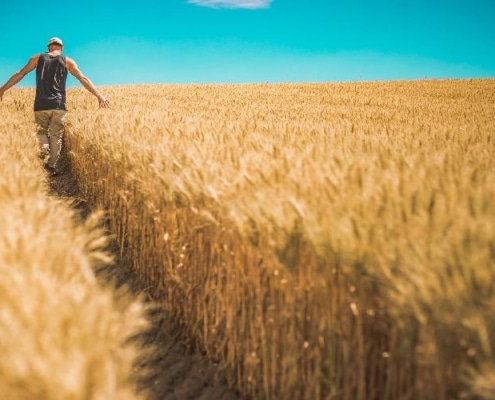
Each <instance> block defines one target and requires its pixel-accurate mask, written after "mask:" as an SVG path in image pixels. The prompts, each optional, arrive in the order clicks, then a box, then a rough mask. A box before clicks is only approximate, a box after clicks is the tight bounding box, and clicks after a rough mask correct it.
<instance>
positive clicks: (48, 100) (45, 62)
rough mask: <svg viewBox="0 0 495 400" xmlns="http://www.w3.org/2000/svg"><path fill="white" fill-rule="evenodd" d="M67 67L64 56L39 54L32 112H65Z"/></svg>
mask: <svg viewBox="0 0 495 400" xmlns="http://www.w3.org/2000/svg"><path fill="white" fill-rule="evenodd" d="M66 81H67V67H66V65H65V56H64V55H62V54H59V55H55V56H53V55H50V54H48V53H43V54H40V56H39V59H38V65H37V66H36V97H35V100H34V111H42V110H66V109H67V108H66V105H65V82H66Z"/></svg>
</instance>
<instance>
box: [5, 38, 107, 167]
mask: <svg viewBox="0 0 495 400" xmlns="http://www.w3.org/2000/svg"><path fill="white" fill-rule="evenodd" d="M63 46H64V44H63V42H62V40H61V39H60V38H58V37H53V38H51V39H50V40H49V41H48V52H46V53H42V54H36V55H34V56H33V57H31V58H30V59H29V61H28V62H27V64H26V65H25V66H24V68H22V69H21V70H20V71H18V72H16V73H15V74H14V75H12V76H11V78H10V79H9V80H8V81H7V82H6V83H5V84H4V85H3V86H2V87H0V101H1V100H2V97H3V94H4V93H5V92H6V91H7V90H8V89H10V88H11V87H12V86H14V85H15V84H17V83H18V82H20V81H21V80H22V79H23V78H24V77H25V76H26V75H27V74H28V73H30V72H31V71H33V70H34V69H35V68H36V97H35V100H34V117H35V122H36V124H37V126H38V132H37V137H38V144H39V148H40V157H41V158H45V157H46V156H49V157H48V162H47V164H46V165H45V168H46V170H47V171H48V173H49V174H50V175H51V176H56V175H58V174H59V171H58V170H57V161H58V159H59V156H60V151H61V148H62V137H63V133H64V127H65V118H66V113H67V107H66V101H65V99H66V88H65V83H66V80H67V72H70V73H71V74H72V75H73V76H74V77H75V78H76V79H77V80H78V81H79V82H81V84H82V85H83V86H84V87H85V88H86V89H87V90H88V91H89V92H91V93H92V94H93V95H95V96H96V98H97V99H98V103H99V106H100V107H108V105H109V102H108V100H107V99H106V98H105V97H104V96H103V95H102V94H101V93H100V92H99V91H98V90H97V89H96V87H95V86H94V85H93V83H92V82H91V81H90V80H89V79H88V78H87V77H86V76H84V75H83V73H82V72H81V71H80V70H79V68H78V66H77V64H76V62H75V61H74V60H72V59H71V58H69V57H66V56H65V55H62V49H63Z"/></svg>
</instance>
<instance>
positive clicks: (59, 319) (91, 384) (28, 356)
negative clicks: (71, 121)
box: [0, 89, 146, 400]
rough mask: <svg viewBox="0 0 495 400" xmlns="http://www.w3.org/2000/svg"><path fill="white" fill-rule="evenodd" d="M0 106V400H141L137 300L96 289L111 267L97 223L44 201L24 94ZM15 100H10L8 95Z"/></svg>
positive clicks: (27, 95) (28, 93) (140, 320)
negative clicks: (101, 270) (79, 220)
mask: <svg viewBox="0 0 495 400" xmlns="http://www.w3.org/2000/svg"><path fill="white" fill-rule="evenodd" d="M14 94H15V95H14V98H13V99H4V102H2V104H0V168H1V170H2V174H1V175H0V208H1V210H2V213H0V226H2V230H0V354H1V356H0V393H1V397H2V398H5V399H12V400H17V399H19V400H20V399H22V400H28V399H33V400H34V399H54V400H55V399H60V400H61V399H94V400H96V399H117V398H118V399H139V398H143V397H144V395H143V394H138V393H137V392H136V387H135V382H134V381H133V376H134V362H135V359H136V357H137V356H138V354H139V353H140V350H139V347H138V345H137V343H130V342H129V339H130V338H131V337H132V336H134V335H136V334H138V333H140V332H142V331H143V329H145V328H146V324H145V318H144V309H143V306H142V304H141V302H140V301H138V300H135V299H134V298H132V297H131V296H129V295H126V294H125V293H124V292H122V293H120V294H118V295H116V294H115V293H114V291H113V289H111V288H110V287H106V288H103V287H101V285H100V283H98V282H97V281H96V278H95V275H94V272H93V270H94V268H97V267H99V266H102V265H107V264H108V263H110V262H111V261H112V260H111V257H110V256H109V254H108V253H107V251H106V250H105V248H106V243H107V240H108V239H107V238H106V236H105V235H104V234H103V232H102V230H101V229H100V228H98V224H99V221H98V220H99V217H98V215H97V214H95V215H94V216H93V217H91V218H89V219H88V221H87V222H86V223H84V224H82V225H78V224H76V223H75V221H76V218H75V215H74V213H73V212H72V211H70V205H69V204H68V203H67V202H65V201H60V200H56V199H54V198H51V197H48V196H47V182H46V181H45V178H44V174H43V169H42V168H41V163H40V162H39V160H38V159H37V146H36V136H35V130H34V124H33V123H32V117H33V116H32V112H29V111H27V110H26V109H27V108H28V106H25V104H28V101H29V98H30V97H31V95H32V91H31V90H26V89H21V90H19V91H14ZM18 94H19V95H20V96H16V95H18Z"/></svg>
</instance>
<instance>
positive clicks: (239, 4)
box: [187, 0, 272, 10]
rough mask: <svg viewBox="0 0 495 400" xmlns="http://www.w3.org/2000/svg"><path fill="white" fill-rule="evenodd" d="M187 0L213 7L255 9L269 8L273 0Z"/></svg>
mask: <svg viewBox="0 0 495 400" xmlns="http://www.w3.org/2000/svg"><path fill="white" fill-rule="evenodd" d="M187 2H188V3H191V4H196V5H197V6H203V7H211V8H247V9H251V10H255V9H258V8H268V7H269V6H270V3H271V2H272V0H187Z"/></svg>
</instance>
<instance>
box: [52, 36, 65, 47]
mask: <svg viewBox="0 0 495 400" xmlns="http://www.w3.org/2000/svg"><path fill="white" fill-rule="evenodd" d="M51 44H59V45H60V46H63V45H64V42H62V39H60V38H58V37H52V38H51V39H50V40H49V41H48V46H50V45H51Z"/></svg>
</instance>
